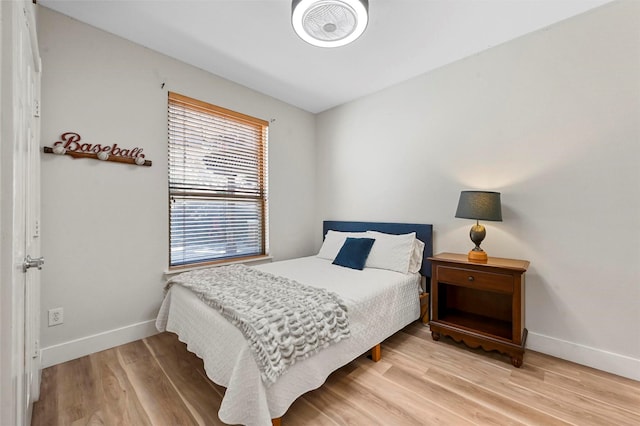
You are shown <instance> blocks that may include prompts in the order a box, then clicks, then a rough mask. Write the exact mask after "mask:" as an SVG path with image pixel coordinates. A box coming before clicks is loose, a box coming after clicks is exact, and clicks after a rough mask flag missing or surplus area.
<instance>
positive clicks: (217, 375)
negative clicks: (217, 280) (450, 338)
mask: <svg viewBox="0 0 640 426" xmlns="http://www.w3.org/2000/svg"><path fill="white" fill-rule="evenodd" d="M365 231H369V232H371V231H373V232H375V231H377V232H380V233H384V234H396V235H402V234H408V233H413V232H415V233H416V239H418V240H420V241H421V242H422V243H424V249H423V250H422V253H421V257H422V259H420V260H421V261H422V262H420V264H419V265H418V266H417V267H416V265H412V266H410V268H411V269H412V270H413V271H415V272H413V273H411V272H407V273H402V272H398V271H395V270H388V269H380V268H376V267H369V266H367V267H365V268H364V269H363V270H356V269H350V268H345V267H342V266H337V265H334V264H332V260H331V259H330V257H331V247H330V243H331V241H333V240H330V238H329V236H331V237H332V238H333V237H335V236H336V235H338V234H339V233H347V232H348V233H363V232H365ZM323 235H324V236H325V237H326V238H325V240H324V242H323V246H322V248H321V250H320V252H319V253H318V255H316V256H309V257H303V258H299V259H292V260H286V261H279V262H273V263H267V264H263V265H258V266H255V267H254V268H255V269H258V270H260V271H263V272H266V273H269V274H274V275H278V276H282V277H287V278H290V279H292V280H295V281H297V282H300V283H303V284H306V285H308V286H313V287H318V288H325V289H327V290H329V291H331V292H335V293H336V294H338V295H339V296H340V297H341V298H342V300H343V301H344V303H345V305H346V307H347V310H348V315H349V322H350V332H351V336H350V337H349V338H347V339H343V340H340V341H338V342H337V343H333V344H331V345H329V346H328V347H326V348H324V349H322V350H320V351H318V352H317V353H314V354H313V355H311V356H309V357H308V358H306V359H303V360H300V361H298V362H296V363H295V364H293V365H291V366H290V367H289V368H288V369H287V370H286V372H285V373H284V374H282V375H281V376H280V377H279V378H278V379H277V381H275V383H273V384H268V385H267V384H265V382H264V381H263V378H261V372H260V369H259V367H258V364H257V362H256V360H255V359H254V355H253V353H252V351H251V349H250V347H249V346H250V345H249V344H248V343H247V340H246V339H245V336H244V335H243V334H242V333H241V332H240V331H239V329H238V328H237V327H235V326H234V325H232V324H231V323H230V322H229V321H228V320H227V319H225V318H224V317H223V316H222V315H221V314H220V313H219V312H218V311H217V310H215V309H213V308H212V307H210V306H208V305H206V304H205V303H204V302H202V301H201V300H200V299H199V298H198V297H197V296H196V295H195V294H194V293H193V292H191V291H190V290H188V289H186V288H184V287H181V286H177V285H174V286H172V287H171V288H170V289H169V291H168V292H167V294H166V296H165V298H164V300H163V303H162V306H161V308H160V311H159V313H158V317H157V320H156V327H157V328H158V330H159V331H170V332H173V333H175V334H177V335H178V338H179V339H180V341H182V342H184V343H186V345H187V349H188V350H189V351H191V352H193V353H195V354H196V355H197V356H198V357H200V358H202V360H203V362H204V368H205V371H206V373H207V376H208V377H209V378H210V379H211V380H212V381H214V382H215V383H217V384H219V385H221V386H224V387H226V388H227V390H226V392H225V395H224V398H223V400H222V404H221V406H220V410H219V412H218V416H219V418H220V420H222V421H223V422H225V423H229V424H244V425H256V426H269V425H271V424H272V419H274V420H273V424H279V421H280V420H279V419H280V417H282V416H283V415H284V414H285V413H286V411H287V409H288V408H289V406H290V405H291V404H292V403H293V402H294V401H295V400H296V399H297V398H298V397H299V396H300V395H302V394H304V393H306V392H308V391H310V390H313V389H316V388H318V387H320V386H321V385H322V384H323V383H324V381H325V380H326V378H327V377H328V376H329V374H331V372H333V371H335V370H337V369H338V368H340V367H342V366H343V365H345V364H347V363H349V362H350V361H352V360H353V359H355V358H357V357H358V356H360V355H362V354H364V353H366V352H368V351H369V350H372V355H373V357H374V358H375V357H376V352H377V354H378V355H379V353H380V352H379V350H380V345H379V344H380V343H381V342H382V341H383V340H385V339H386V338H388V337H389V336H391V335H393V334H394V333H396V332H397V331H399V330H400V329H402V328H403V327H405V326H406V325H408V324H409V323H411V322H413V321H415V320H416V319H418V317H419V314H420V307H419V299H418V292H419V288H420V281H421V277H427V279H426V283H429V282H430V280H429V278H428V275H429V274H430V271H431V268H430V265H429V262H428V260H427V258H428V257H429V256H431V255H432V226H431V225H423V224H397V223H371V222H340V221H325V222H324V223H323ZM345 235H347V234H345ZM354 235H360V234H354ZM345 238H346V237H345ZM327 250H329V251H328V252H327ZM327 253H329V254H328V255H327ZM373 254H374V253H373V251H372V253H371V255H372V256H373ZM378 254H380V253H378ZM414 254H415V253H414ZM327 257H328V258H327ZM372 260H374V259H372ZM379 260H380V259H379ZM382 261H383V262H385V261H386V260H384V259H383V260H382ZM374 266H375V265H374ZM428 285H429V284H427V286H428ZM427 291H428V289H427Z"/></svg>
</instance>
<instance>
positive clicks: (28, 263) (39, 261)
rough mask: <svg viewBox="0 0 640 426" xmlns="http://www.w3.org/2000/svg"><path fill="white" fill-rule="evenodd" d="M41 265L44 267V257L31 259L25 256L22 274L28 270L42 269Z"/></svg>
mask: <svg viewBox="0 0 640 426" xmlns="http://www.w3.org/2000/svg"><path fill="white" fill-rule="evenodd" d="M42 265H44V257H36V258H35V259H32V258H31V256H29V255H27V257H25V258H24V263H23V264H22V272H27V269H29V268H38V269H42Z"/></svg>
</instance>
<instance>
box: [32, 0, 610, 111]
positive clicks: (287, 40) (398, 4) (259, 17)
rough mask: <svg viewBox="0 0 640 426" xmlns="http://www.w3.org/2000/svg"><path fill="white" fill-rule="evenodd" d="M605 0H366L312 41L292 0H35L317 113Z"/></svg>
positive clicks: (597, 4)
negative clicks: (350, 34)
mask: <svg viewBox="0 0 640 426" xmlns="http://www.w3.org/2000/svg"><path fill="white" fill-rule="evenodd" d="M609 1H611V0H369V16H370V20H369V25H368V27H367V29H366V31H365V33H364V34H363V36H362V37H360V39H358V40H356V41H355V42H354V43H353V44H351V45H348V46H344V47H340V48H335V49H327V48H319V47H314V46H311V45H309V44H306V43H305V42H303V41H302V40H300V39H299V38H298V37H297V36H296V34H295V33H294V32H293V29H292V27H291V22H290V17H291V0H199V1H192V0H82V1H80V0H38V4H40V5H41V6H44V7H48V8H50V9H53V10H56V11H58V12H60V13H63V14H65V15H68V16H71V17H73V18H75V19H77V20H79V21H82V22H85V23H87V24H90V25H93V26H95V27H97V28H100V29H103V30H105V31H108V32H110V33H113V34H116V35H119V36H121V37H123V38H125V39H128V40H131V41H133V42H135V43H138V44H140V45H143V46H146V47H148V48H150V49H153V50H155V51H158V52H161V53H164V54H166V55H168V56H171V57H173V58H176V59H178V60H181V61H183V62H186V63H188V64H191V65H194V66H196V67H199V68H202V69H204V70H207V71H209V72H211V73H213V74H216V75H219V76H221V77H224V78H226V79H228V80H232V81H234V82H237V83H239V84H242V85H243V86H246V87H249V88H252V89H254V90H257V91H259V92H262V93H265V94H267V95H270V96H272V97H274V98H277V99H280V100H282V101H284V102H287V103H289V104H292V105H295V106H298V107H300V108H302V109H305V110H307V111H310V112H313V113H317V112H321V111H324V110H326V109H329V108H332V107H334V106H337V105H340V104H343V103H345V102H348V101H351V100H354V99H356V98H359V97H361V96H364V95H367V94H370V93H373V92H376V91H378V90H381V89H383V88H385V87H388V86H391V85H393V84H396V83H399V82H401V81H404V80H407V79H409V78H411V77H414V76H417V75H419V74H422V73H425V72H427V71H430V70H433V69H435V68H438V67H441V66H443V65H446V64H448V63H451V62H453V61H456V60H458V59H462V58H464V57H467V56H470V55H473V54H475V53H477V52H480V51H482V50H485V49H488V48H491V47H493V46H496V45H498V44H501V43H504V42H506V41H508V40H511V39H514V38H516V37H519V36H521V35H523V34H526V33H530V32H532V31H535V30H538V29H541V28H544V27H547V26H549V25H551V24H553V23H555V22H558V21H561V20H563V19H566V18H569V17H571V16H575V15H577V14H579V13H582V12H585V11H587V10H589V9H592V8H594V7H597V6H600V5H602V4H605V3H608V2H609Z"/></svg>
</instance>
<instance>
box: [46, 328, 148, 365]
mask: <svg viewBox="0 0 640 426" xmlns="http://www.w3.org/2000/svg"><path fill="white" fill-rule="evenodd" d="M154 334H158V330H157V329H156V320H155V319H153V320H149V321H144V322H139V323H137V324H131V325H128V326H126V327H121V328H116V329H115V330H109V331H105V332H102V333H98V334H94V335H92V336H87V337H83V338H80V339H76V340H71V341H69V342H64V343H60V344H57V345H53V346H48V347H46V348H42V350H41V352H40V353H41V356H42V368H47V367H51V366H52V365H56V364H60V363H63V362H66V361H71V360H72V359H76V358H80V357H83V356H85V355H89V354H92V353H96V352H100V351H103V350H105V349H109V348H113V347H115V346H119V345H124V344H125V343H129V342H133V341H135V340H139V339H144V338H145V337H149V336H153V335H154Z"/></svg>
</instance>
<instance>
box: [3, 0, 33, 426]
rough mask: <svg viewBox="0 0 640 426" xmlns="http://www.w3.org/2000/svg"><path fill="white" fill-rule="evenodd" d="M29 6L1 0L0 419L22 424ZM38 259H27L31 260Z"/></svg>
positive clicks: (28, 334) (26, 352)
mask: <svg viewBox="0 0 640 426" xmlns="http://www.w3.org/2000/svg"><path fill="white" fill-rule="evenodd" d="M34 8H35V6H34V5H33V4H32V3H31V2H30V1H28V0H20V1H11V2H4V1H2V2H0V19H1V39H0V41H1V44H2V56H1V64H2V67H1V71H0V81H1V86H0V91H1V98H2V101H1V103H0V108H1V112H2V121H1V122H0V123H1V124H0V126H1V127H0V135H1V137H2V140H1V141H0V145H1V149H2V158H1V162H0V169H1V170H0V171H1V178H0V179H1V180H0V185H1V186H2V205H1V210H0V226H1V230H2V243H1V244H2V245H1V247H0V263H1V269H0V279H1V280H0V291H1V299H0V338H1V340H2V345H1V346H2V357H1V361H0V386H1V387H2V390H1V391H0V392H1V393H2V410H1V413H0V424H12V425H14V424H15V425H28V424H29V423H30V421H31V410H32V407H33V402H34V400H36V399H37V398H38V397H39V388H40V353H39V348H38V345H39V333H40V287H39V286H40V281H39V280H40V276H39V273H38V268H37V267H29V268H25V266H24V261H25V259H26V258H27V256H30V257H32V258H37V257H38V256H39V255H40V241H39V240H40V238H39V233H40V229H39V221H40V219H39V216H40V153H39V145H40V142H39V137H40V130H39V118H38V116H39V111H38V108H39V103H40V101H39V96H40V57H39V54H38V47H37V46H38V43H37V38H36V31H35V19H34ZM37 264H38V262H32V265H37Z"/></svg>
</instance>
